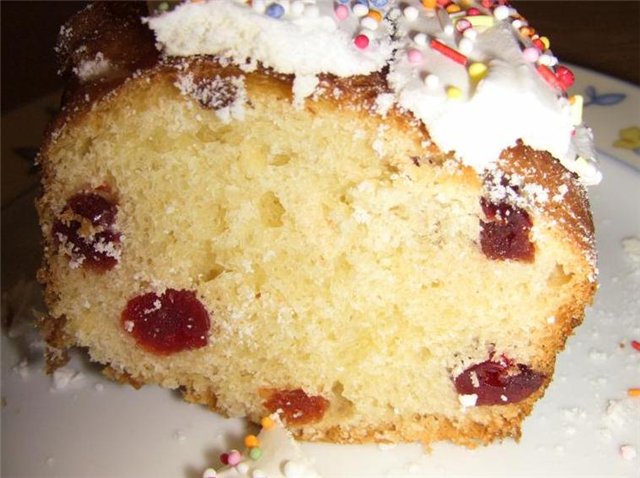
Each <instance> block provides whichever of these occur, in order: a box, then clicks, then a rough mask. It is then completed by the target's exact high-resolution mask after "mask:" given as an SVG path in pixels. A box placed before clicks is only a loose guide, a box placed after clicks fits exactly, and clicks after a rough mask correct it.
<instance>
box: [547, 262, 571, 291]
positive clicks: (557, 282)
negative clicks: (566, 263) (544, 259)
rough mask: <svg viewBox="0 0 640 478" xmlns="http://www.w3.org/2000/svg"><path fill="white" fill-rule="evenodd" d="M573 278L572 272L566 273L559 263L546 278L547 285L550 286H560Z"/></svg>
mask: <svg viewBox="0 0 640 478" xmlns="http://www.w3.org/2000/svg"><path fill="white" fill-rule="evenodd" d="M572 278H573V274H567V273H566V272H565V270H564V267H562V266H561V265H560V264H556V266H555V267H554V268H553V271H551V274H549V279H547V281H548V283H549V286H551V287H561V286H563V285H566V284H568V283H569V282H570V281H571V279H572Z"/></svg>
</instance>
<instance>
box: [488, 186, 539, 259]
mask: <svg viewBox="0 0 640 478" xmlns="http://www.w3.org/2000/svg"><path fill="white" fill-rule="evenodd" d="M480 204H481V205H482V211H483V212H484V214H485V216H486V218H487V221H482V220H481V221H480V226H481V230H480V245H481V247H482V252H483V253H484V255H485V256H487V257H488V258H489V259H494V260H505V259H513V260H516V261H522V262H532V261H533V259H534V253H535V248H534V246H533V243H532V242H531V240H530V239H529V231H530V230H531V226H532V223H531V219H530V218H529V214H528V213H527V212H526V211H524V210H523V209H520V208H518V207H515V206H511V205H509V204H507V203H498V204H494V203H491V202H489V201H488V200H486V199H485V198H482V199H481V201H480Z"/></svg>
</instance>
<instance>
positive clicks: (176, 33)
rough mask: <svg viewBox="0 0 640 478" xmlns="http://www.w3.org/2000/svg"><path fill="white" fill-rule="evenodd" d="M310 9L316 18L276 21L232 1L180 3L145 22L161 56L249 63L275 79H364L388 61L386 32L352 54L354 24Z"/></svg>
mask: <svg viewBox="0 0 640 478" xmlns="http://www.w3.org/2000/svg"><path fill="white" fill-rule="evenodd" d="M310 3H312V4H313V3H314V2H310ZM313 6H316V7H317V9H318V13H317V15H313V14H311V15H305V14H304V13H303V14H302V15H300V16H295V14H294V12H291V11H290V12H288V13H286V14H285V16H284V17H283V18H281V19H276V18H271V17H269V16H267V15H264V14H263V13H262V11H256V10H255V9H252V8H251V7H249V6H248V5H245V4H242V3H238V2H235V1H233V0H210V1H207V2H202V3H185V4H182V5H180V6H178V7H177V8H176V9H175V10H173V11H171V12H169V13H166V14H164V15H160V16H157V17H153V18H149V19H147V21H148V23H149V26H150V27H151V29H152V30H153V31H154V32H155V34H156V39H157V40H158V42H160V44H161V45H162V46H163V50H164V52H165V53H167V54H168V55H173V56H188V55H198V54H216V55H224V56H227V57H229V58H232V59H234V60H235V61H237V62H243V61H244V60H245V59H246V58H254V59H257V60H258V61H260V62H261V63H262V64H263V65H264V66H267V67H271V68H273V69H275V70H276V71H278V72H280V73H293V74H296V75H316V74H318V73H321V72H325V73H333V74H335V75H338V76H351V75H361V74H368V73H371V72H373V71H377V70H379V69H380V68H382V67H383V66H384V65H385V64H386V63H387V62H388V61H389V59H390V58H391V52H392V47H393V42H392V41H391V36H390V34H389V33H388V32H387V31H386V28H379V29H378V30H377V31H376V33H375V34H372V33H370V32H369V35H371V38H370V39H371V41H372V43H374V44H375V48H373V47H370V48H367V49H366V50H358V49H357V48H356V47H355V46H353V32H355V31H356V30H358V21H357V20H356V19H355V18H351V17H350V18H348V19H346V20H344V21H343V22H338V21H337V20H336V19H335V17H334V14H333V2H332V1H319V2H317V3H316V5H308V6H307V9H308V8H309V7H313ZM312 11H313V10H312Z"/></svg>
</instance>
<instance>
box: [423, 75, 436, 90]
mask: <svg viewBox="0 0 640 478" xmlns="http://www.w3.org/2000/svg"><path fill="white" fill-rule="evenodd" d="M424 84H425V85H426V86H427V88H429V89H430V90H435V89H436V88H438V86H440V78H438V77H437V76H436V75H434V74H433V73H429V74H428V75H427V76H426V77H425V78H424Z"/></svg>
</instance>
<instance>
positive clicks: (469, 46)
mask: <svg viewBox="0 0 640 478" xmlns="http://www.w3.org/2000/svg"><path fill="white" fill-rule="evenodd" d="M458 50H460V53H462V54H463V55H468V54H469V53H471V52H472V51H473V41H472V40H470V39H468V38H464V37H463V38H461V39H460V42H459V43H458Z"/></svg>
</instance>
